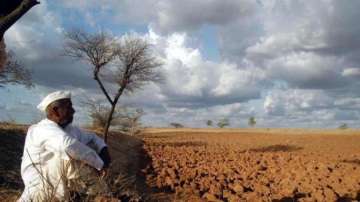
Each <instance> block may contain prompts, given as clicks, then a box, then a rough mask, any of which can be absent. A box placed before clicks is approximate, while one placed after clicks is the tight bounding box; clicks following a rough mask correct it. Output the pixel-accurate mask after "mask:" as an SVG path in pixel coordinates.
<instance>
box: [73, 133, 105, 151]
mask: <svg viewBox="0 0 360 202" xmlns="http://www.w3.org/2000/svg"><path fill="white" fill-rule="evenodd" d="M76 132H77V133H79V135H80V136H81V137H80V139H81V142H83V143H84V144H86V145H88V146H90V147H92V148H93V149H95V150H96V152H97V153H100V151H101V150H102V149H103V148H104V147H106V146H107V145H106V143H105V142H104V140H103V139H102V138H100V137H99V136H97V135H96V134H95V133H92V132H87V131H84V130H80V129H78V128H77V130H76Z"/></svg>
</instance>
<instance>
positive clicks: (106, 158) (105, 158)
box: [99, 147, 111, 170]
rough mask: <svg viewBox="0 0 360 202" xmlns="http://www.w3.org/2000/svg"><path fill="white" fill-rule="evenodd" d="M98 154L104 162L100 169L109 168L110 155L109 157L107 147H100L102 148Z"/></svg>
mask: <svg viewBox="0 0 360 202" xmlns="http://www.w3.org/2000/svg"><path fill="white" fill-rule="evenodd" d="M99 156H100V158H101V159H102V160H103V162H104V166H103V169H102V170H104V169H107V168H109V166H110V163H111V157H110V154H109V151H108V148H107V147H104V148H102V150H101V151H100V154H99Z"/></svg>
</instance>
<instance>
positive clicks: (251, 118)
mask: <svg viewBox="0 0 360 202" xmlns="http://www.w3.org/2000/svg"><path fill="white" fill-rule="evenodd" d="M248 124H249V126H251V127H254V126H255V125H256V119H255V117H253V116H252V117H250V118H249V122H248Z"/></svg>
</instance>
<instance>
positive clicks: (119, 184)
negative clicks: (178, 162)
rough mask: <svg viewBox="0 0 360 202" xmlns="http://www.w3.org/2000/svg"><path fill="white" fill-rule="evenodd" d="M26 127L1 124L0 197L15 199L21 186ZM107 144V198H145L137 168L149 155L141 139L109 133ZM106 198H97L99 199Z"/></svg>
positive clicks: (132, 199) (142, 164)
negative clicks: (109, 157)
mask: <svg viewBox="0 0 360 202" xmlns="http://www.w3.org/2000/svg"><path fill="white" fill-rule="evenodd" d="M26 130H27V126H21V125H13V124H0V142H1V144H0V161H1V164H0V201H15V199H16V198H18V197H19V196H20V194H21V191H22V190H23V188H24V185H23V182H22V180H21V175H20V164H21V156H22V152H23V147H24V142H25V134H26ZM109 148H110V154H111V156H112V160H113V163H112V165H111V168H110V174H109V176H108V177H107V179H106V181H107V183H108V185H109V186H110V188H111V191H112V193H111V197H110V199H111V198H112V199H121V200H122V201H145V200H146V198H147V195H148V194H147V192H148V188H147V187H146V184H145V178H144V177H143V174H142V173H141V172H140V171H141V169H142V168H144V167H145V166H146V164H147V163H148V162H149V159H148V157H147V156H146V153H145V152H144V150H143V141H142V140H141V139H139V138H136V137H131V136H128V135H123V134H119V133H112V134H110V135H109ZM105 199H106V198H103V199H99V198H97V200H98V201H104V200H105ZM108 199H109V198H108ZM108 199H107V200H105V201H108Z"/></svg>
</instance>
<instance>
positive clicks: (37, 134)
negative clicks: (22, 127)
mask: <svg viewBox="0 0 360 202" xmlns="http://www.w3.org/2000/svg"><path fill="white" fill-rule="evenodd" d="M89 145H91V147H89ZM105 146H106V144H105V142H104V141H103V140H102V139H101V138H99V137H98V136H96V135H95V134H93V133H89V132H85V131H82V130H80V129H79V128H77V127H74V126H72V125H68V126H67V127H66V128H65V129H62V128H61V127H60V126H58V125H57V124H56V123H55V122H53V121H51V120H49V119H44V120H42V121H40V122H39V123H38V124H35V125H32V126H31V127H30V128H29V130H28V132H27V135H26V139H25V146H24V153H23V157H22V162H21V176H22V178H23V181H24V184H25V190H24V192H23V194H22V196H21V198H20V201H31V200H32V199H33V198H32V197H34V196H36V195H38V194H39V193H41V191H42V192H43V189H44V184H52V185H53V186H54V187H55V191H56V197H57V198H59V199H61V198H62V197H64V187H63V186H64V184H63V182H62V180H61V175H64V173H61V171H62V170H61V169H63V168H61V167H62V166H64V165H63V164H62V163H63V162H67V161H68V160H70V159H75V160H79V161H81V162H84V163H86V164H88V165H89V166H91V167H94V168H96V169H97V170H101V169H102V167H103V164H104V162H103V161H102V160H101V158H100V157H99V156H98V153H99V152H100V151H101V149H102V148H103V147H105Z"/></svg>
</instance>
